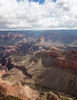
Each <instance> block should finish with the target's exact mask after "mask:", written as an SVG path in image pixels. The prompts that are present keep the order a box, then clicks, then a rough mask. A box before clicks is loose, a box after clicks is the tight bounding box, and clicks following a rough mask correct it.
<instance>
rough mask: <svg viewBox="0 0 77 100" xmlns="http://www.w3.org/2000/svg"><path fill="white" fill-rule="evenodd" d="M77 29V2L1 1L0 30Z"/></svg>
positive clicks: (60, 0)
mask: <svg viewBox="0 0 77 100" xmlns="http://www.w3.org/2000/svg"><path fill="white" fill-rule="evenodd" d="M56 29H77V0H0V30H56Z"/></svg>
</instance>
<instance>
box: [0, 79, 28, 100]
mask: <svg viewBox="0 0 77 100" xmlns="http://www.w3.org/2000/svg"><path fill="white" fill-rule="evenodd" d="M0 93H1V94H4V95H7V96H9V95H10V96H14V97H18V98H20V99H22V100H28V98H27V97H26V96H25V95H23V94H24V89H23V86H22V85H21V84H20V83H19V84H16V85H13V86H12V85H10V83H7V82H4V81H2V80H0Z"/></svg>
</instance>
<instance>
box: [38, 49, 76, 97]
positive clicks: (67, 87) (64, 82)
mask: <svg viewBox="0 0 77 100" xmlns="http://www.w3.org/2000/svg"><path fill="white" fill-rule="evenodd" d="M69 54H70V55H69ZM43 56H44V58H42V57H41V61H43V59H44V61H43V63H44V64H43V65H46V64H47V65H50V67H49V68H50V69H49V70H47V71H44V72H43V73H42V74H41V75H39V77H38V82H37V84H39V85H41V86H43V87H46V88H51V89H55V90H58V91H61V92H65V93H66V94H70V95H73V96H77V51H69V52H57V53H56V52H55V50H53V53H51V51H48V53H47V52H45V54H43ZM46 57H47V58H46ZM49 59H50V60H49ZM52 59H53V60H52ZM72 59H73V60H72ZM52 62H53V63H52ZM45 63H46V64H45Z"/></svg>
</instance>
